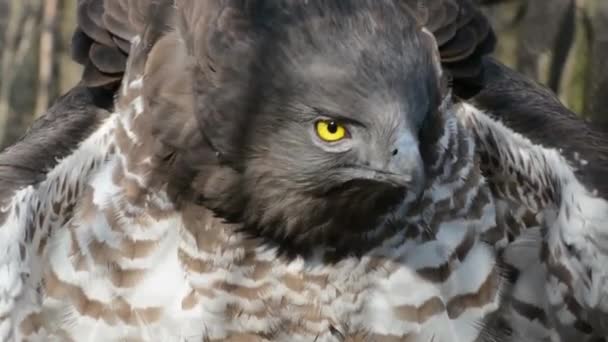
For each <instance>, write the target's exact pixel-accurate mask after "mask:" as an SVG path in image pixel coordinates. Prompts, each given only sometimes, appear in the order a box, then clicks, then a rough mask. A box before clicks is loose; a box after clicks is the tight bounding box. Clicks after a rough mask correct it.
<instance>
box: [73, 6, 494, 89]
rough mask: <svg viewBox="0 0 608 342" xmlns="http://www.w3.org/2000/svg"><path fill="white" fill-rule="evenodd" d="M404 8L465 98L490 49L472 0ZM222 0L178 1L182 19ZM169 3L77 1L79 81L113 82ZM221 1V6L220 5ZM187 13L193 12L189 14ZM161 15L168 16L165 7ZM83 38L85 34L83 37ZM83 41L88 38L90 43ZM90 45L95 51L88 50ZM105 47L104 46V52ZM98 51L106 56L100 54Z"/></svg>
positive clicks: (75, 51)
mask: <svg viewBox="0 0 608 342" xmlns="http://www.w3.org/2000/svg"><path fill="white" fill-rule="evenodd" d="M400 1H403V2H404V4H405V5H406V6H408V7H410V8H411V9H412V10H413V11H414V12H415V13H416V14H417V16H418V17H419V21H420V22H421V24H423V25H424V26H425V27H427V29H429V30H430V31H431V32H433V34H434V35H435V37H436V40H437V43H438V45H439V51H440V54H441V57H442V63H443V65H444V67H445V68H446V69H447V70H448V71H449V72H450V73H451V74H452V75H453V77H454V79H455V82H456V83H458V82H462V83H463V87H460V88H459V90H463V93H462V94H460V93H457V94H456V95H458V96H460V97H469V96H471V95H472V94H474V93H475V92H477V91H478V90H479V86H478V84H479V79H480V77H481V73H482V69H481V58H482V57H483V56H484V55H486V54H488V53H490V52H492V51H493V49H494V45H495V36H494V33H493V31H492V29H491V27H490V25H489V23H488V20H487V19H486V18H485V17H484V15H483V14H482V13H481V11H480V10H479V9H478V8H477V7H476V6H475V4H474V3H473V1H472V0H426V1H420V0H400ZM214 4H215V5H221V4H224V2H209V1H194V2H188V1H186V2H181V3H180V6H182V7H183V6H191V8H190V9H189V10H187V11H184V13H185V14H186V16H189V18H186V20H187V21H189V22H191V23H194V22H197V23H200V22H201V19H200V18H201V16H204V15H203V14H201V13H204V12H205V11H204V10H203V11H201V9H202V8H204V7H209V6H213V5H214ZM159 5H161V6H163V5H173V1H172V0H79V7H78V8H79V10H78V28H77V30H76V32H75V33H74V39H73V40H74V42H75V43H74V44H73V47H72V49H73V50H72V55H73V56H74V60H76V61H77V62H78V63H80V64H83V65H85V66H86V68H87V70H86V71H85V77H83V79H84V83H85V84H87V85H91V86H103V85H113V84H114V85H115V83H116V82H117V81H119V80H120V78H121V77H122V76H121V75H122V74H123V73H124V70H125V66H126V64H125V61H124V60H123V59H122V58H120V57H119V55H118V54H117V51H120V52H121V53H124V54H128V52H129V41H130V40H131V39H132V38H133V37H134V36H135V35H137V34H141V33H142V32H143V31H144V23H145V22H146V18H149V12H150V9H151V8H152V7H154V6H159ZM222 6H223V5H222ZM193 13H197V15H194V14H193ZM165 15H167V16H171V15H173V11H172V9H171V8H169V7H167V10H166V13H165ZM86 38H88V39H86ZM88 40H92V41H94V42H95V43H96V44H91V43H90V42H89V41H88ZM92 49H95V50H96V51H95V53H92V52H90V50H92ZM106 50H107V51H106ZM103 56H107V59H104V57H103Z"/></svg>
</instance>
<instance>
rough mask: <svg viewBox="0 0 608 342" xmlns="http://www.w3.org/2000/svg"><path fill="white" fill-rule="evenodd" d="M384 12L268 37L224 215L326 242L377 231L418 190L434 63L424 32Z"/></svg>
mask: <svg viewBox="0 0 608 342" xmlns="http://www.w3.org/2000/svg"><path fill="white" fill-rule="evenodd" d="M381 9H382V7H381V6H378V8H374V10H378V12H368V13H359V14H355V15H353V16H352V17H346V18H337V19H336V20H334V19H332V18H318V19H317V20H316V21H315V20H311V21H310V22H309V25H294V26H289V27H284V28H281V29H283V30H281V29H276V28H275V29H274V30H273V31H272V36H273V43H272V48H270V49H268V50H267V51H266V52H265V53H263V55H262V56H260V57H259V58H258V59H257V60H256V62H255V63H253V66H252V67H251V68H250V70H253V71H252V73H253V74H254V75H255V77H251V78H250V79H253V81H251V82H250V84H253V86H252V88H253V89H252V91H254V92H255V96H254V97H252V99H253V100H252V104H250V105H249V106H248V107H247V108H248V113H247V119H246V123H244V124H242V125H241V127H242V128H243V129H242V130H241V131H240V132H239V133H238V135H239V136H238V138H235V139H234V140H233V141H238V143H237V144H236V145H238V148H236V149H235V151H236V152H235V154H236V155H235V156H233V158H232V159H233V160H236V161H237V164H238V167H236V168H237V169H239V170H240V171H239V174H240V176H239V180H238V182H236V184H238V186H234V187H233V191H232V195H231V196H233V199H232V200H231V201H229V202H230V203H231V204H228V205H225V204H224V205H223V207H222V208H220V211H221V212H227V213H230V214H229V216H232V217H238V220H239V221H244V222H245V223H249V224H251V225H252V226H257V227H258V228H257V229H258V230H263V231H266V232H269V233H270V234H272V235H274V236H279V237H281V238H291V237H293V238H294V239H295V240H298V239H300V240H307V239H308V238H310V239H313V238H321V239H323V240H324V241H326V242H327V241H328V240H332V239H340V238H341V237H346V236H348V235H349V234H360V233H362V232H365V231H369V230H371V229H373V228H374V227H376V226H377V225H378V224H379V223H380V222H381V221H382V220H383V219H384V217H385V215H386V214H387V213H389V212H390V211H391V210H392V209H394V208H395V207H396V206H397V205H398V204H400V203H401V202H402V201H403V199H405V198H406V197H407V196H409V197H412V198H416V197H418V195H419V194H420V193H421V192H422V190H423V189H424V186H425V165H424V158H423V157H424V156H423V153H422V152H421V143H423V141H421V140H420V137H421V136H424V135H425V132H424V130H425V127H428V126H429V125H428V122H429V120H432V119H433V116H435V115H436V112H437V110H438V104H439V102H440V100H441V94H440V91H439V81H438V74H437V68H436V64H435V63H436V61H435V60H434V59H433V51H432V50H431V49H429V46H428V45H425V43H424V41H425V39H426V38H425V36H424V33H423V32H422V31H421V30H420V29H417V28H416V27H415V25H413V23H411V22H410V23H408V22H407V20H404V16H403V13H401V14H391V13H389V11H384V12H383V11H380V10H381ZM384 10H387V9H384ZM313 24H314V25H313ZM234 198H239V200H234ZM235 203H238V209H236V208H235V207H234V206H235ZM220 207H221V206H220ZM269 227H272V228H269ZM269 230H270V231H269Z"/></svg>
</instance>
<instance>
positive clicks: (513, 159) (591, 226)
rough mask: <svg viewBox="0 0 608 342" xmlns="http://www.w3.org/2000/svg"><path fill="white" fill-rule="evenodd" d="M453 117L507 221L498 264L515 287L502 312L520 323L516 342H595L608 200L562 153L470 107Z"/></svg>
mask: <svg viewBox="0 0 608 342" xmlns="http://www.w3.org/2000/svg"><path fill="white" fill-rule="evenodd" d="M467 106H468V105H467ZM460 113H462V114H463V115H462V116H461V117H462V118H463V120H464V122H466V123H468V124H467V126H468V127H470V128H472V130H473V132H474V135H475V136H476V138H477V142H478V144H477V148H478V151H479V152H480V155H481V159H482V170H483V171H484V175H486V176H487V177H488V182H489V183H490V185H491V187H492V189H493V194H494V195H495V198H496V199H497V201H498V202H499V203H500V202H504V206H503V208H505V212H507V213H508V214H509V216H508V217H509V220H510V223H509V224H507V229H508V231H507V235H508V236H509V240H510V243H509V244H508V245H507V246H506V247H505V249H504V259H505V262H506V264H507V265H509V266H511V267H513V269H514V270H515V274H514V278H513V279H514V280H515V286H514V290H513V294H512V299H511V303H509V304H507V305H508V306H509V307H510V309H511V313H510V319H511V320H512V321H513V322H521V324H522V325H521V326H522V332H521V333H520V334H519V335H516V336H517V337H516V339H515V340H524V339H525V338H532V340H539V341H544V340H547V341H572V340H581V341H602V340H603V338H605V336H606V335H607V334H608V330H606V322H607V321H606V320H607V319H608V306H607V303H608V302H607V299H608V291H607V289H608V283H607V281H608V277H607V274H606V271H605V267H604V265H605V263H606V261H608V253H606V252H607V250H606V246H608V244H607V241H606V240H605V234H606V229H608V224H607V222H608V200H607V199H606V198H605V197H602V196H600V195H599V193H598V191H597V190H596V189H594V188H591V187H589V186H588V185H587V184H588V183H587V184H585V183H586V182H585V180H586V181H588V179H585V178H584V173H582V175H583V177H581V173H578V172H577V169H578V168H579V167H584V161H580V162H579V165H575V164H572V163H570V162H569V161H568V159H567V157H566V156H564V155H563V154H562V153H561V150H558V149H555V148H550V147H544V146H542V145H538V144H533V143H532V142H531V141H530V140H529V139H528V138H526V137H524V136H522V135H520V134H518V133H515V132H513V131H512V130H511V129H509V128H508V127H507V126H505V125H503V124H502V123H499V122H497V121H496V120H495V119H493V118H491V117H489V116H487V115H485V114H484V113H482V112H480V111H479V110H476V109H474V108H473V107H468V110H465V111H462V112H460ZM500 206H501V205H500V204H499V207H500ZM501 215H502V214H501ZM523 327H525V328H523Z"/></svg>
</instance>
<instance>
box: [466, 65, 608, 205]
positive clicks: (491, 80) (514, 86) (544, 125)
mask: <svg viewBox="0 0 608 342" xmlns="http://www.w3.org/2000/svg"><path fill="white" fill-rule="evenodd" d="M483 65H484V74H483V80H482V83H483V90H482V91H481V92H480V93H479V94H477V95H476V96H475V97H474V98H473V99H471V102H472V103H473V104H474V105H475V106H476V107H478V108H480V109H483V110H485V111H486V112H488V113H489V114H490V115H492V116H493V117H495V118H498V119H500V121H501V122H503V123H504V124H505V125H506V126H508V127H509V128H510V129H512V130H514V131H515V132H517V133H520V134H523V135H525V136H526V137H527V138H529V139H530V140H531V141H532V142H533V143H535V144H540V145H543V146H545V147H549V148H554V149H558V150H561V151H562V155H563V156H564V158H566V160H568V161H569V162H570V163H571V164H573V165H575V166H576V170H575V174H576V176H577V178H578V179H579V180H580V181H581V182H582V183H583V184H584V185H585V186H586V187H588V188H589V189H592V190H597V191H598V194H599V195H600V196H601V197H603V198H608V182H606V181H605V179H604V176H605V174H606V172H608V129H606V128H604V127H600V126H598V125H592V124H590V123H588V122H586V121H584V120H582V119H581V118H580V117H579V116H577V115H576V114H575V113H573V112H572V111H570V110H569V109H568V108H566V107H565V106H564V105H563V104H562V103H561V102H560V101H559V99H558V98H557V96H555V94H554V93H553V92H552V91H550V90H549V89H547V88H546V87H544V86H542V85H540V84H538V83H536V82H534V81H533V80H530V79H528V78H526V77H524V76H523V75H521V74H519V73H518V72H516V71H514V70H511V69H509V68H507V67H506V66H504V65H502V64H500V62H498V61H496V60H494V59H492V58H486V59H485V60H484V61H483ZM564 138H565V139H564Z"/></svg>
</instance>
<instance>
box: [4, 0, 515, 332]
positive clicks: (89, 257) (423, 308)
mask: <svg viewBox="0 0 608 342" xmlns="http://www.w3.org/2000/svg"><path fill="white" fill-rule="evenodd" d="M374 6H375V5H374ZM363 18H365V17H363ZM147 33H150V31H147V32H144V34H143V35H142V37H141V38H136V39H134V41H135V45H134V50H133V52H134V53H133V54H132V57H131V60H130V63H129V64H130V68H131V69H129V70H127V73H126V77H125V78H124V84H123V87H124V88H123V91H121V92H119V94H120V95H119V99H118V100H117V105H116V111H115V113H114V114H112V115H111V116H110V117H109V118H108V119H107V120H106V121H105V122H104V124H103V125H102V126H101V127H100V128H99V129H98V130H97V131H96V132H95V133H93V134H92V135H91V136H90V137H89V138H87V139H86V140H85V141H83V142H82V144H80V146H79V148H78V149H77V150H76V151H75V152H74V153H72V154H71V155H69V156H68V157H66V158H64V159H63V160H62V161H61V162H60V163H59V164H58V165H57V166H56V167H55V168H54V169H53V170H52V171H50V172H49V173H48V174H47V177H46V179H45V180H44V181H43V182H40V183H39V184H36V185H35V186H34V187H28V188H25V189H23V190H20V191H18V192H17V193H16V194H15V196H14V197H13V198H12V201H11V203H10V205H9V206H7V207H6V212H7V216H6V219H5V221H4V224H3V230H2V231H3V232H4V234H6V236H5V237H7V238H8V239H3V240H2V241H3V245H4V246H14V248H15V249H14V250H12V251H13V253H14V254H13V255H12V256H11V257H12V260H13V261H14V262H15V263H14V264H10V265H9V269H10V270H11V271H13V273H11V274H10V276H9V277H8V278H5V279H3V281H2V282H0V284H1V285H6V284H9V281H11V282H12V281H14V282H15V283H17V284H18V285H17V286H15V287H12V288H11V290H12V292H11V293H10V295H8V296H4V297H3V300H6V301H7V302H8V303H9V304H10V305H12V307H11V310H9V311H8V312H7V315H6V316H3V320H2V323H3V324H4V326H5V327H6V330H4V331H3V333H4V334H5V335H4V336H13V337H16V338H18V339H19V338H24V337H29V338H31V339H42V340H48V339H51V340H53V339H58V340H65V339H74V340H81V339H91V340H122V339H147V340H222V341H229V340H233V341H239V340H265V339H268V340H279V341H281V340H286V341H287V340H289V341H293V340H302V341H309V340H315V339H316V340H317V341H340V340H355V341H356V340H360V341H364V340H403V339H405V338H407V339H408V340H412V341H430V340H434V341H451V340H454V339H455V338H456V339H458V340H462V341H473V340H477V339H479V340H481V341H494V340H495V339H497V338H499V337H500V334H501V333H502V332H501V331H500V330H499V329H496V328H495V327H494V326H492V325H490V324H488V322H489V320H490V319H491V318H493V317H491V316H492V314H493V313H494V312H496V311H497V310H498V308H499V304H500V299H501V290H502V286H503V280H504V279H503V277H502V274H501V272H500V267H499V265H497V263H496V260H495V258H494V251H493V248H492V246H491V245H490V244H488V243H487V242H485V241H484V240H485V239H486V235H488V236H490V235H494V234H495V230H496V229H497V227H496V224H495V217H494V205H493V201H492V198H491V196H490V193H489V188H488V187H487V186H486V185H485V184H484V183H483V178H482V177H481V174H480V169H479V168H478V161H477V159H476V158H475V156H474V145H473V141H472V140H471V137H470V135H469V133H468V132H467V131H466V130H464V129H463V127H462V125H460V124H458V123H457V122H456V117H455V116H454V109H453V108H452V107H451V105H450V103H449V101H447V102H445V103H444V107H442V108H441V110H439V111H438V112H437V113H436V114H433V115H434V116H437V117H436V119H433V122H435V123H434V124H433V125H432V126H431V128H430V129H431V131H430V132H431V133H432V134H431V135H429V136H428V139H430V140H429V143H431V145H429V146H426V147H425V148H426V149H428V151H427V153H429V158H430V159H429V160H428V161H429V162H430V164H429V165H428V167H429V169H428V174H427V175H426V179H427V181H426V185H425V186H424V187H423V188H422V192H421V193H420V196H421V197H420V198H418V196H416V197H411V196H410V197H408V198H407V200H406V202H404V203H402V204H401V205H400V210H399V211H396V212H394V213H391V214H390V215H389V216H388V217H387V218H388V220H387V221H385V222H384V223H382V224H381V225H379V226H378V227H377V228H376V229H373V230H372V231H370V236H369V237H368V238H366V240H361V242H363V241H367V243H368V246H365V245H362V244H359V245H358V246H341V248H342V250H332V249H331V248H328V246H325V245H324V244H325V243H327V242H323V241H320V242H321V243H320V244H319V245H318V247H315V246H314V245H312V249H311V250H310V251H308V252H310V253H306V254H303V255H301V256H295V257H294V256H293V255H289V254H279V253H278V250H279V247H280V246H276V245H274V244H273V243H272V240H268V239H272V236H265V235H264V234H262V235H261V236H259V237H253V238H251V237H248V236H250V235H249V234H248V233H247V232H246V231H241V230H240V229H238V227H239V224H238V223H235V224H227V223H223V222H222V220H221V219H220V218H216V217H215V215H213V213H212V212H211V211H209V210H208V209H206V208H205V207H203V206H201V205H198V204H196V203H194V202H192V201H191V200H190V197H189V196H187V195H188V194H183V193H178V194H175V193H174V191H175V186H178V187H179V186H183V185H182V184H179V182H178V184H175V183H174V181H175V180H174V179H172V178H171V177H173V175H175V174H176V173H174V172H173V170H172V168H174V167H175V165H180V164H179V163H178V164H175V158H178V159H179V158H184V159H185V160H188V158H187V154H188V153H189V151H185V152H186V153H183V152H182V151H178V152H175V148H176V147H178V148H182V149H186V148H190V146H184V145H177V146H166V145H164V143H166V142H173V143H175V142H179V141H180V139H171V138H175V136H173V135H172V134H170V133H171V131H172V130H173V129H177V127H178V126H179V125H178V124H179V123H181V124H187V123H188V121H172V120H169V119H167V118H166V117H165V118H166V119H167V121H166V122H169V123H173V124H174V125H175V126H168V125H167V126H165V127H164V130H162V131H159V129H161V128H163V127H162V126H161V127H159V126H158V125H156V124H155V123H154V122H152V121H153V119H155V118H157V117H156V116H155V115H161V114H163V113H162V112H161V111H159V110H158V107H155V106H157V105H158V104H159V103H160V104H161V105H163V104H164V105H166V106H168V105H169V104H170V103H169V104H167V103H168V102H170V101H173V102H174V106H169V107H165V108H171V109H173V111H170V112H165V113H164V115H169V114H172V115H185V117H186V118H187V117H189V116H191V115H192V114H193V113H192V112H185V113H180V110H190V111H191V110H192V108H191V107H190V106H188V105H185V106H183V107H179V105H180V104H181V102H180V101H176V99H175V98H166V99H165V98H159V97H147V94H146V91H150V92H151V93H152V94H158V93H156V91H159V89H158V88H156V86H155V84H154V83H149V82H151V80H150V78H149V77H154V76H155V72H160V73H161V75H165V76H166V75H172V76H174V77H175V81H176V83H170V85H171V86H169V85H167V87H168V89H164V88H162V87H161V89H160V90H163V89H164V90H169V89H170V90H172V91H175V92H176V93H177V94H182V95H184V96H192V95H187V94H188V89H189V88H188V85H189V84H188V83H187V82H184V81H183V80H188V75H189V73H188V69H187V68H186V69H182V67H183V66H184V65H186V63H178V62H179V61H184V62H186V61H187V57H186V56H185V55H182V57H179V54H175V55H169V56H171V57H172V59H171V61H173V62H175V63H173V64H155V63H158V61H157V60H155V59H154V58H159V57H158V56H159V55H155V54H153V53H151V54H147V56H148V58H147V59H145V58H144V59H143V60H141V59H138V58H137V57H141V56H142V55H139V53H141V52H147V51H146V48H147V46H148V45H147V44H146V39H147V38H148V37H150V36H148V35H146V34H147ZM424 35H425V34H422V36H421V37H424ZM385 38H386V39H388V37H385ZM138 41H143V43H139V42H138ZM158 44H159V45H157V46H159V47H163V48H168V47H171V48H175V49H177V50H176V51H178V50H179V49H183V46H180V44H181V43H180V41H179V40H166V39H165V40H163V39H162V38H161V39H160V40H159V41H158ZM163 44H167V45H163ZM429 47H430V46H429ZM155 56H156V57H155ZM180 58H184V59H180ZM155 66H157V67H159V68H160V69H159V70H156V69H154V67H155ZM164 68H168V69H169V70H172V71H173V73H167V72H168V71H166V69H164ZM161 69H162V71H161ZM429 70H431V69H429ZM142 75H143V78H142ZM179 76H183V78H181V77H179ZM178 80H181V81H178ZM182 82H184V83H185V84H184V83H182ZM184 90H185V91H186V93H185V94H184V93H181V91H184ZM148 94H150V93H148ZM158 95H163V93H161V94H158ZM186 99H187V97H186ZM153 100H156V101H158V102H154V101H153ZM185 103H188V102H185ZM161 117H162V116H161ZM159 134H160V136H162V137H163V139H161V140H157V137H158V136H159ZM178 137H181V138H182V139H183V135H178ZM199 140H200V137H196V136H193V138H192V140H189V141H192V142H194V143H195V145H194V146H195V147H196V144H200V143H201V142H200V141H199ZM182 141H183V140H182ZM159 143H160V144H159ZM194 152H196V150H195V151H194ZM184 154H186V156H184ZM212 165H213V164H212ZM202 166H203V167H205V166H208V165H202ZM203 171H204V169H203ZM177 174H180V173H177ZM223 174H224V173H222V172H220V174H219V175H218V177H220V178H221V177H223V176H222V175H223ZM180 175H181V174H180ZM201 175H203V176H209V177H210V176H215V173H211V174H206V173H202V174H199V175H197V176H196V177H194V181H195V185H196V181H200V176H201ZM207 183H209V182H207ZM207 183H206V184H207ZM220 184H221V183H220ZM195 190H199V191H200V190H203V191H206V190H211V191H213V190H214V189H208V188H205V187H204V188H197V189H195ZM211 194H213V193H212V192H211ZM203 202H204V201H203ZM338 209H340V208H338ZM406 213H407V215H404V214H406ZM30 223H31V224H33V225H34V227H35V234H34V236H33V237H31V239H25V240H24V237H23V235H22V234H24V232H25V228H26V227H27V226H28V225H29V224H30ZM277 228H280V227H277ZM345 228H346V227H345ZM493 233H494V234H493ZM351 238H352V239H355V240H353V241H357V240H356V238H357V235H356V234H353V236H352V237H351ZM19 241H27V243H26V244H23V248H21V250H19V245H17V244H14V243H16V242H19ZM286 242H289V241H288V239H286ZM4 246H3V247H4ZM352 247H357V248H356V249H353V251H354V252H355V253H354V254H352V255H351V254H350V252H349V250H350V248H352ZM344 248H346V249H344ZM343 252H346V254H344V253H343ZM298 253H299V252H298ZM28 273H29V276H26V274H28ZM6 334H9V335H6ZM11 334H12V335H11Z"/></svg>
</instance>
